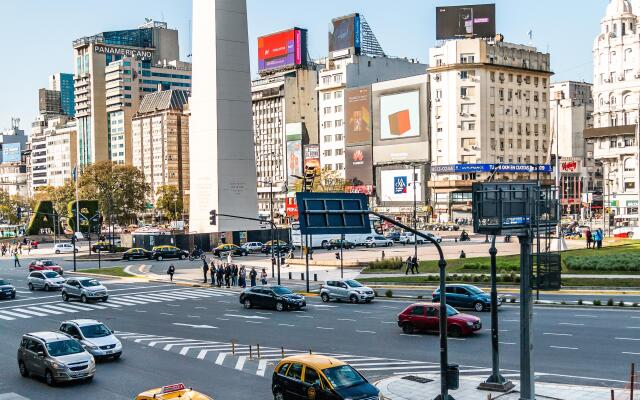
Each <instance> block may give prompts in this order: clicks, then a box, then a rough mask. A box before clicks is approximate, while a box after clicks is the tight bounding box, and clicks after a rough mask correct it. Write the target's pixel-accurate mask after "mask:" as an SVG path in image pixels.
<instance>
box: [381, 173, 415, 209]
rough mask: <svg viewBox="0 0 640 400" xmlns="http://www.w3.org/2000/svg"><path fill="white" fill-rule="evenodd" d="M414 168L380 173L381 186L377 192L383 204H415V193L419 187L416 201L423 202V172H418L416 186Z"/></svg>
mask: <svg viewBox="0 0 640 400" xmlns="http://www.w3.org/2000/svg"><path fill="white" fill-rule="evenodd" d="M413 171H414V170H413V168H411V169H387V170H381V171H380V186H379V187H378V190H377V192H378V193H379V194H380V201H382V202H402V203H409V202H413V192H414V189H415V188H416V187H417V189H418V190H417V191H416V193H415V196H416V197H415V199H416V201H417V202H420V201H422V189H421V184H420V182H421V179H422V176H421V171H420V169H419V168H417V169H416V170H415V172H416V179H415V180H416V184H415V185H414V179H413Z"/></svg>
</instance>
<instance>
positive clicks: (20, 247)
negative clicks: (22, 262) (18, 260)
mask: <svg viewBox="0 0 640 400" xmlns="http://www.w3.org/2000/svg"><path fill="white" fill-rule="evenodd" d="M18 251H19V252H20V255H22V243H19V244H18Z"/></svg>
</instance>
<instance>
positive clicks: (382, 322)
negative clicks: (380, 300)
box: [380, 321, 397, 324]
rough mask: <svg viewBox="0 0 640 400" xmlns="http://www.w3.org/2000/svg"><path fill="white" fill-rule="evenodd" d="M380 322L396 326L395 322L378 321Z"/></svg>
mask: <svg viewBox="0 0 640 400" xmlns="http://www.w3.org/2000/svg"><path fill="white" fill-rule="evenodd" d="M380 322H382V323H383V324H397V322H396V321H380Z"/></svg>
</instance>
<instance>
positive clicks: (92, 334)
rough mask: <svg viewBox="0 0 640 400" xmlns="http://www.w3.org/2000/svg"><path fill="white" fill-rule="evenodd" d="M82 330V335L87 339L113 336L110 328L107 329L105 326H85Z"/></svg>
mask: <svg viewBox="0 0 640 400" xmlns="http://www.w3.org/2000/svg"><path fill="white" fill-rule="evenodd" d="M80 330H81V331H82V335H84V337H86V338H87V339H93V338H99V337H105V336H109V335H111V331H110V330H109V328H107V327H106V326H104V325H103V324H96V325H87V326H83V327H80Z"/></svg>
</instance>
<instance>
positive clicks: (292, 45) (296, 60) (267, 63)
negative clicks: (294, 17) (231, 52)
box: [258, 28, 307, 72]
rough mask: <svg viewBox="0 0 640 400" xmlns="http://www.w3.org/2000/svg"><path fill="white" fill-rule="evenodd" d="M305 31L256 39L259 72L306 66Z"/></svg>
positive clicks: (294, 30) (281, 33) (293, 30)
mask: <svg viewBox="0 0 640 400" xmlns="http://www.w3.org/2000/svg"><path fill="white" fill-rule="evenodd" d="M306 38H307V35H306V31H305V30H303V29H298V28H295V29H291V30H288V31H284V32H279V33H274V34H272V35H266V36H261V37H259V38H258V70H259V71H260V72H262V71H267V70H271V69H280V68H285V67H293V66H296V65H303V64H306Z"/></svg>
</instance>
